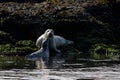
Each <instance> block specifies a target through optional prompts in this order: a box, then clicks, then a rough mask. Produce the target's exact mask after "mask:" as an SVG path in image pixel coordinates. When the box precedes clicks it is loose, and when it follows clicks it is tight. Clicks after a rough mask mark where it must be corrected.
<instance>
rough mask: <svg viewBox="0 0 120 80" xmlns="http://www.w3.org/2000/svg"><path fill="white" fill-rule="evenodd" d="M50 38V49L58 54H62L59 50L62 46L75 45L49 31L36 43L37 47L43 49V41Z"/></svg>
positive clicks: (51, 30)
mask: <svg viewBox="0 0 120 80" xmlns="http://www.w3.org/2000/svg"><path fill="white" fill-rule="evenodd" d="M46 37H48V38H49V43H50V44H49V46H50V47H49V48H50V49H53V50H55V51H56V52H58V53H60V52H61V51H60V50H58V49H57V47H60V46H66V45H69V44H73V43H74V42H73V41H70V40H66V39H65V38H63V37H61V36H58V35H54V31H53V29H47V30H46V31H45V32H44V34H42V35H41V36H40V37H38V39H37V41H36V46H37V47H39V48H40V47H41V43H42V41H43V40H44V39H45V38H46Z"/></svg>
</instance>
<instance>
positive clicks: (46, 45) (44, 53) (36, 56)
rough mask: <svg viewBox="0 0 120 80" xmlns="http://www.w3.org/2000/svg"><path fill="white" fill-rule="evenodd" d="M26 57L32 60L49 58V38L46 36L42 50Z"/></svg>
mask: <svg viewBox="0 0 120 80" xmlns="http://www.w3.org/2000/svg"><path fill="white" fill-rule="evenodd" d="M26 58H27V59H30V60H38V59H40V58H42V59H43V60H45V61H46V59H49V38H45V39H44V40H43V41H42V44H41V48H40V50H38V51H36V52H33V53H31V54H30V55H27V56H26Z"/></svg>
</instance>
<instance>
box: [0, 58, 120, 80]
mask: <svg viewBox="0 0 120 80" xmlns="http://www.w3.org/2000/svg"><path fill="white" fill-rule="evenodd" d="M58 57H59V56H56V57H53V58H50V61H49V65H48V66H47V69H38V68H39V67H40V65H39V64H40V63H39V61H31V60H26V59H25V57H22V56H9V57H8V56H0V80H120V76H119V75H120V64H119V63H120V61H109V60H106V61H102V60H91V59H78V60H76V61H73V62H72V61H71V60H70V61H71V62H69V61H68V60H67V62H66V60H65V59H64V58H62V57H59V58H58ZM48 68H49V69H48Z"/></svg>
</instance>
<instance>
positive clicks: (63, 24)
mask: <svg viewBox="0 0 120 80" xmlns="http://www.w3.org/2000/svg"><path fill="white" fill-rule="evenodd" d="M65 1H66V0H65ZM65 1H60V2H46V1H43V2H39V3H38V2H35V3H31V2H22V3H18V2H2V3H0V31H1V32H0V41H1V42H0V52H1V53H5V54H7V53H12V52H13V53H20V54H25V53H28V54H29V53H31V52H33V51H35V50H37V48H36V46H35V41H36V39H37V37H38V36H40V35H41V34H42V33H43V32H44V31H45V30H46V29H47V28H52V29H54V31H55V34H58V35H61V36H63V37H65V38H67V39H70V40H73V41H74V42H75V46H73V47H74V50H76V49H77V50H78V52H85V53H86V52H87V53H88V52H92V53H94V54H95V55H96V54H100V55H101V53H99V52H101V51H103V54H110V56H112V55H113V54H112V53H114V55H116V54H117V55H119V53H120V47H119V44H120V43H119V34H120V33H119V26H120V24H119V20H120V19H119V12H117V11H119V9H118V7H119V6H120V3H119V1H116V3H111V2H95V1H93V2H92V1H91V2H90V1H89V0H88V1H83V2H80V1H79V2H78V1H75V2H72V1H66V2H65ZM98 1H99V0H98ZM6 34H7V35H6ZM18 43H19V45H18ZM26 44H27V45H26ZM102 44H103V45H102ZM68 48H69V47H68ZM70 50H71V49H70ZM63 51H64V50H63ZM106 51H107V52H106ZM111 54H112V55H111ZM95 55H94V56H95ZM98 56H99V55H98ZM95 57H96V56H95ZM99 57H100V56H99ZM107 57H109V56H107Z"/></svg>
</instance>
